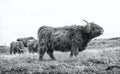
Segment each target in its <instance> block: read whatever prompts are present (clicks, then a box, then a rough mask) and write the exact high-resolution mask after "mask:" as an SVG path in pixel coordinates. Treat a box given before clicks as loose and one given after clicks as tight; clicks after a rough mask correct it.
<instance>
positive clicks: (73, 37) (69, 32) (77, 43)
mask: <svg viewBox="0 0 120 74" xmlns="http://www.w3.org/2000/svg"><path fill="white" fill-rule="evenodd" d="M84 21H85V20H84ZM85 22H86V23H87V25H86V26H80V25H73V26H65V27H57V28H55V27H48V26H42V27H40V28H39V30H38V38H39V47H38V49H39V59H40V60H42V59H43V55H44V54H45V52H47V53H48V55H49V56H50V58H51V59H52V60H55V57H54V56H53V51H54V50H56V51H62V52H65V51H71V54H70V56H71V57H72V56H73V55H75V56H77V55H78V52H79V51H83V50H84V49H85V48H86V46H87V44H88V42H89V41H90V40H91V39H93V38H94V37H97V36H99V35H101V34H102V33H103V28H102V27H100V26H98V25H97V24H95V23H88V22H87V21H85Z"/></svg>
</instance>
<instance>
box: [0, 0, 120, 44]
mask: <svg viewBox="0 0 120 74" xmlns="http://www.w3.org/2000/svg"><path fill="white" fill-rule="evenodd" d="M82 19H85V20H87V21H88V22H95V23H96V24H98V25H100V26H102V27H103V28H104V33H103V35H101V36H99V37H98V38H112V37H120V26H119V25H120V22H119V19H120V4H119V0H0V45H10V42H12V41H16V39H17V38H22V37H29V36H33V37H35V38H37V30H38V28H39V27H40V26H43V25H47V26H52V27H62V26H66V25H67V26H69V25H73V24H76V25H85V22H83V21H82Z"/></svg>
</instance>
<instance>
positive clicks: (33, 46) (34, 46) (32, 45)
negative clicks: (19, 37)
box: [27, 39, 38, 53]
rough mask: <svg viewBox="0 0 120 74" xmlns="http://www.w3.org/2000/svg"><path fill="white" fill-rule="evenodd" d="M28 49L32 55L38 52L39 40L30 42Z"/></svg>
mask: <svg viewBox="0 0 120 74" xmlns="http://www.w3.org/2000/svg"><path fill="white" fill-rule="evenodd" d="M27 47H28V51H29V52H30V53H35V52H38V40H35V39H33V40H30V41H29V42H28V44H27Z"/></svg>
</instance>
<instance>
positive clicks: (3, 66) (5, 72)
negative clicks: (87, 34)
mask: <svg viewBox="0 0 120 74" xmlns="http://www.w3.org/2000/svg"><path fill="white" fill-rule="evenodd" d="M109 41H110V42H112V43H111V44H114V46H111V44H110V43H109V42H108V40H103V41H99V42H101V46H99V45H100V43H99V42H97V41H96V40H95V41H93V43H94V42H95V44H93V45H92V46H90V45H91V44H92V42H91V44H89V46H88V48H87V49H86V50H85V51H83V52H80V53H79V55H78V57H73V58H69V54H70V52H66V53H62V52H55V53H54V56H55V57H56V59H57V60H55V61H52V60H50V58H49V56H48V55H47V54H45V56H44V60H43V61H40V60H38V54H37V53H36V54H30V53H24V54H16V55H9V54H1V55H0V74H119V73H120V46H119V42H118V41H119V40H112V41H111V40H109ZM107 43H108V44H107Z"/></svg>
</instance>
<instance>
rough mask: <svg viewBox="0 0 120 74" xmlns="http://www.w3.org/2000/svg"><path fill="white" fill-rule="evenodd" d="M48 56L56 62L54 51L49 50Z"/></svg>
mask: <svg viewBox="0 0 120 74" xmlns="http://www.w3.org/2000/svg"><path fill="white" fill-rule="evenodd" d="M47 54H48V55H49V56H50V58H51V59H52V60H55V57H54V56H53V50H48V51H47Z"/></svg>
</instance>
